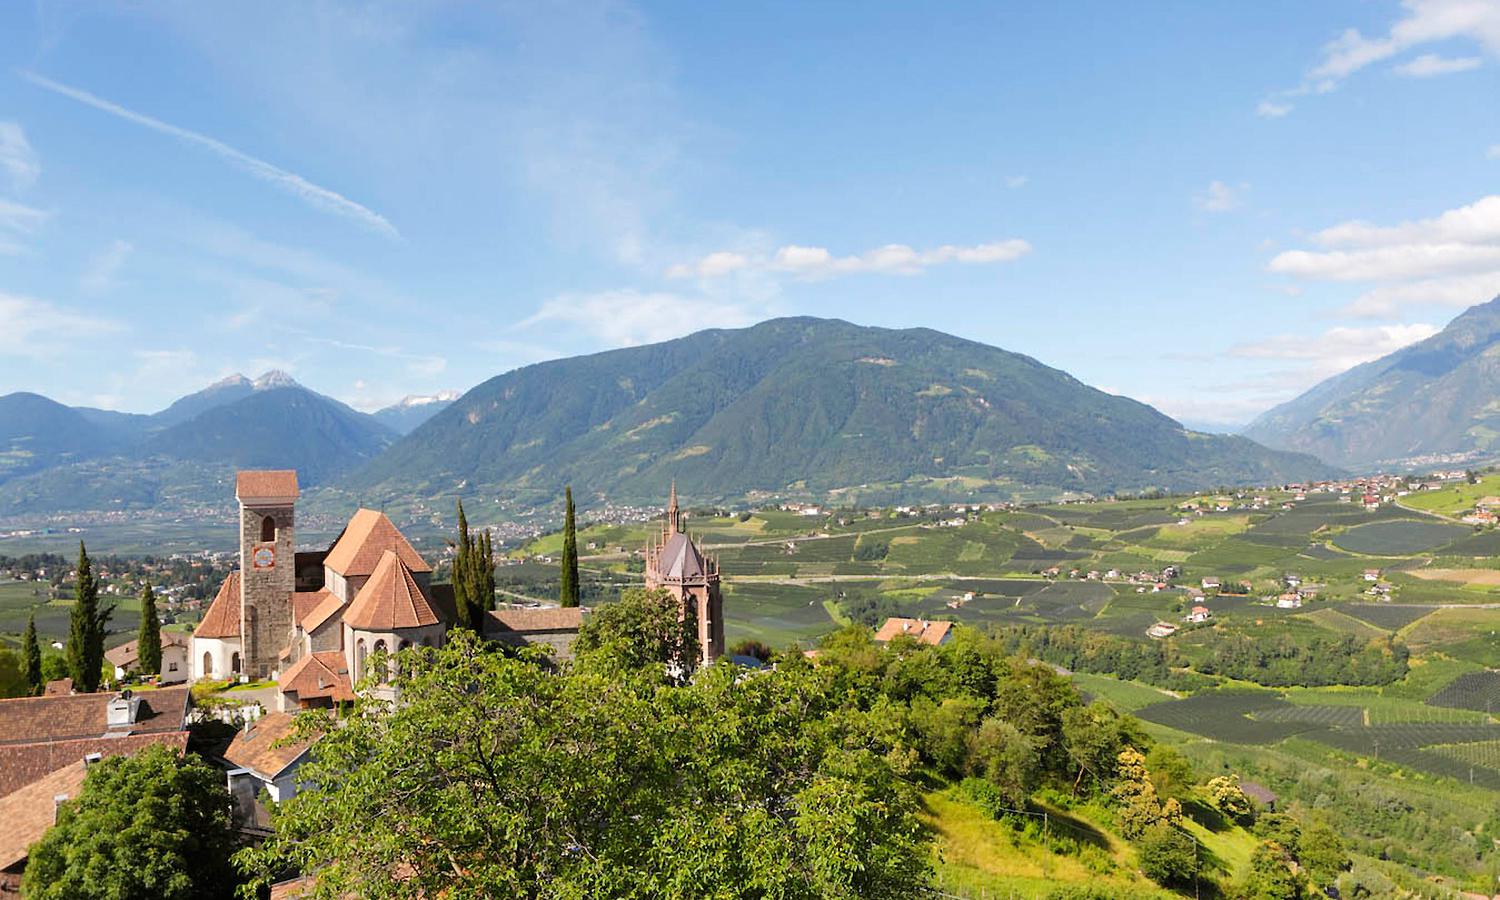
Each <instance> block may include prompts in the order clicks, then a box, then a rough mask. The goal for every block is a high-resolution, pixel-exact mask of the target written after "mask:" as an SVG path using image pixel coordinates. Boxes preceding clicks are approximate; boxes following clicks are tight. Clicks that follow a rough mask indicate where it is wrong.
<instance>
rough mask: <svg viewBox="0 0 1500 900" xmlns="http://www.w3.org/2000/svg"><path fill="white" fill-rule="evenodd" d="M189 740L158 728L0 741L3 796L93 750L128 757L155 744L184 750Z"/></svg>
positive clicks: (177, 733) (1, 793)
mask: <svg viewBox="0 0 1500 900" xmlns="http://www.w3.org/2000/svg"><path fill="white" fill-rule="evenodd" d="M187 741H188V733H187V732H186V731H157V732H148V733H146V734H129V735H125V736H123V737H100V736H94V737H89V738H79V739H77V740H67V741H37V742H35V743H30V744H0V796H4V795H5V794H8V793H10V792H11V791H15V790H19V789H20V788H22V787H25V786H26V785H28V784H30V783H31V782H33V781H36V780H37V779H38V778H42V777H44V776H46V775H47V773H49V772H55V771H57V770H58V769H60V768H62V767H63V766H66V765H67V764H68V763H71V762H76V761H78V760H80V759H83V758H84V757H85V756H88V755H89V754H90V753H98V754H99V755H100V756H122V755H126V756H128V755H130V754H132V753H139V752H140V751H141V750H144V749H145V748H147V747H150V746H152V745H154V744H163V745H165V746H167V747H172V748H173V749H176V750H184V749H186V748H187Z"/></svg>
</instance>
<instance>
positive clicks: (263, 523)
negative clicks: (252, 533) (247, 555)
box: [260, 516, 276, 544]
mask: <svg viewBox="0 0 1500 900" xmlns="http://www.w3.org/2000/svg"><path fill="white" fill-rule="evenodd" d="M274 540H276V520H275V519H273V518H271V517H270V516H266V517H265V518H264V519H261V520H260V542H261V543H262V544H269V543H271V542H272V541H274Z"/></svg>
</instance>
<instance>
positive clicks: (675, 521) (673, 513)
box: [667, 478, 682, 534]
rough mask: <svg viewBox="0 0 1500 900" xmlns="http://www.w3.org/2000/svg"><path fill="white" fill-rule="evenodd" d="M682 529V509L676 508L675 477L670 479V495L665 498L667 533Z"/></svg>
mask: <svg viewBox="0 0 1500 900" xmlns="http://www.w3.org/2000/svg"><path fill="white" fill-rule="evenodd" d="M680 531H682V511H681V510H680V509H678V508H677V479H675V478H673V479H672V495H671V497H670V498H668V500H667V533H668V534H677V533H678V532H680Z"/></svg>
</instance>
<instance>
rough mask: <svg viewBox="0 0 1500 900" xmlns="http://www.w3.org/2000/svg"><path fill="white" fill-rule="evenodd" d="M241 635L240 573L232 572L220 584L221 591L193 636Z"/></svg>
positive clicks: (221, 636)
mask: <svg viewBox="0 0 1500 900" xmlns="http://www.w3.org/2000/svg"><path fill="white" fill-rule="evenodd" d="M239 636H240V573H239V572H237V571H235V572H230V573H229V575H228V576H227V577H226V578H225V579H224V583H223V584H221V585H219V593H218V594H217V595H216V596H215V597H214V602H213V603H211V604H209V607H208V612H206V613H204V614H203V621H202V622H199V623H198V627H197V628H196V629H194V631H193V637H200V638H237V637H239Z"/></svg>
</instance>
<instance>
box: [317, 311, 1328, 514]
mask: <svg viewBox="0 0 1500 900" xmlns="http://www.w3.org/2000/svg"><path fill="white" fill-rule="evenodd" d="M1330 474H1332V470H1331V469H1330V468H1329V467H1328V466H1325V465H1323V464H1321V463H1319V462H1318V461H1316V460H1313V459H1311V458H1309V457H1306V456H1300V455H1295V454H1286V453H1277V452H1273V451H1269V450H1267V449H1265V448H1264V447H1261V446H1259V445H1257V444H1255V443H1253V442H1252V441H1249V440H1247V439H1245V438H1241V437H1226V436H1211V435H1205V434H1200V433H1198V432H1193V431H1189V430H1187V429H1185V428H1183V427H1182V426H1181V425H1180V424H1178V423H1177V422H1175V421H1173V420H1172V419H1170V418H1168V417H1167V416H1164V415H1162V414H1161V413H1159V412H1157V411H1156V410H1154V409H1152V408H1151V407H1149V406H1146V405H1145V404H1142V403H1138V402H1136V401H1134V400H1130V399H1128V398H1124V397H1118V396H1114V395H1111V394H1107V393H1104V392H1103V391H1099V390H1096V389H1094V388H1091V387H1089V386H1087V385H1085V384H1083V383H1081V382H1079V381H1078V380H1077V379H1075V378H1073V377H1071V376H1069V375H1068V374H1066V373H1064V372H1061V371H1059V370H1057V369H1053V368H1049V367H1047V366H1045V365H1043V364H1041V363H1039V362H1037V361H1036V360H1034V359H1031V358H1029V357H1026V356H1022V355H1020V354H1016V353H1011V352H1008V351H1005V350H1001V349H998V348H995V347H990V346H986V345H984V344H980V343H976V342H974V341H969V340H964V339H962V338H957V337H953V336H951V335H947V334H942V333H940V332H936V331H932V330H929V329H925V328H918V329H907V330H890V329H883V328H866V327H860V326H857V325H851V324H849V323H847V322H842V321H836V320H826V319H814V318H793V319H777V320H772V321H768V322H763V323H761V324H759V325H756V326H754V327H751V328H745V329H738V330H710V331H702V332H698V333H697V334H693V335H690V336H688V337H685V338H680V339H678V340H673V341H667V342H664V343H660V344H652V345H648V346H643V347H632V348H627V349H623V350H614V351H610V352H606V353H599V354H594V355H591V356H583V357H576V358H573V359H565V360H557V361H553V362H547V363H541V364H538V365H534V366H527V367H525V368H522V369H517V370H515V371H513V372H509V373H507V374H504V375H501V376H498V377H496V378H492V379H490V380H489V381H486V382H484V383H483V384H481V385H479V386H478V387H476V388H474V389H473V390H471V391H469V392H468V393H467V394H465V395H464V396H463V397H462V398H460V399H459V400H458V401H456V402H455V403H454V404H453V405H452V406H450V407H449V408H447V409H445V410H444V411H443V412H441V413H439V414H438V415H436V416H434V417H433V418H432V419H431V420H430V421H428V422H427V423H426V424H425V425H423V426H422V427H420V428H418V429H417V430H416V431H415V432H413V433H412V434H410V435H408V436H407V437H405V438H404V439H402V440H401V441H400V442H398V443H397V444H396V445H395V446H393V447H392V448H391V449H390V450H389V451H387V452H386V453H385V454H383V455H382V456H381V457H380V458H379V459H377V460H375V461H374V462H373V463H371V464H370V465H369V466H367V467H365V468H364V469H362V470H361V471H360V472H358V473H356V474H355V475H354V476H353V477H352V478H351V479H349V480H348V481H347V483H346V486H348V487H351V488H353V489H356V490H359V491H360V492H362V494H363V495H365V496H369V494H370V493H372V492H373V493H377V494H381V493H383V494H385V495H388V496H392V497H396V496H409V495H411V494H442V493H447V492H452V491H455V490H457V489H458V488H459V486H461V485H462V486H465V489H466V490H474V489H481V490H486V491H493V492H497V493H508V494H512V495H518V496H523V497H524V496H528V495H534V496H536V497H539V498H551V497H555V496H557V495H558V494H560V493H561V492H562V489H563V486H564V485H565V484H567V483H570V482H571V483H572V484H573V485H574V486H575V488H577V489H578V490H579V491H581V492H582V493H583V495H584V496H588V495H595V496H598V495H607V496H609V497H610V498H611V499H617V500H647V499H650V500H659V499H660V497H661V496H662V495H664V494H665V492H666V488H667V485H668V483H669V482H670V481H671V480H672V479H673V478H676V479H677V481H678V483H679V486H680V488H681V489H682V490H683V492H684V493H686V494H689V495H692V496H694V497H696V498H699V499H704V500H706V499H710V498H713V499H732V498H735V497H741V496H745V495H752V494H755V493H757V492H768V493H786V492H799V491H800V492H807V493H811V494H821V493H827V492H831V491H839V490H842V489H848V488H854V487H857V486H863V487H864V488H865V490H866V491H879V490H882V489H883V490H884V491H885V492H886V494H885V495H886V496H888V497H896V496H912V495H913V494H915V493H916V492H918V491H920V490H922V486H923V485H927V486H931V485H932V482H933V481H934V480H943V479H955V481H952V482H950V483H948V484H946V485H939V486H938V489H939V490H943V491H949V492H951V493H953V494H956V495H960V496H962V495H968V494H969V492H970V491H972V489H973V488H974V487H976V486H982V485H988V486H990V487H991V488H992V490H993V491H994V492H995V493H997V494H1020V493H1026V492H1028V491H1029V492H1036V493H1042V494H1047V493H1051V494H1056V493H1060V492H1064V491H1086V492H1094V493H1106V492H1111V491H1137V490H1142V489H1148V488H1170V489H1189V488H1198V487H1204V486H1210V485H1217V484H1231V483H1267V482H1277V481H1283V480H1289V479H1305V478H1315V477H1321V476H1326V475H1330ZM866 496H870V494H868V493H867V494H866Z"/></svg>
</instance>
